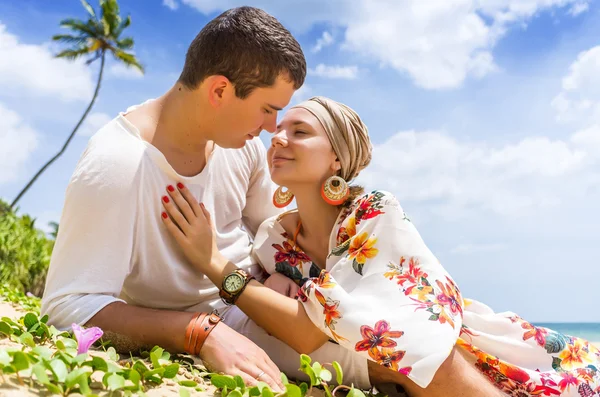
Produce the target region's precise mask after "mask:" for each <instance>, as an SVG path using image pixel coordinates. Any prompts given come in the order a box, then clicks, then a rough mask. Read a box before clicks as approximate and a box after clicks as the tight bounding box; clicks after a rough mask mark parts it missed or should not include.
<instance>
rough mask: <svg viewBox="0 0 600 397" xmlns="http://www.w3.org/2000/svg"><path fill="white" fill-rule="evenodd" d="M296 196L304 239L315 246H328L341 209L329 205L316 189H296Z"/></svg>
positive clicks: (301, 232)
mask: <svg viewBox="0 0 600 397" xmlns="http://www.w3.org/2000/svg"><path fill="white" fill-rule="evenodd" d="M294 196H295V198H296V203H297V205H298V217H299V218H300V220H301V221H302V229H301V231H300V235H301V236H302V238H303V239H304V240H307V241H310V242H312V243H314V244H315V245H327V246H328V245H329V236H330V235H331V230H332V229H333V227H334V225H335V221H336V219H337V217H338V215H339V213H340V209H339V208H338V207H336V206H332V205H330V204H327V203H326V202H325V201H324V200H323V198H322V197H321V192H320V190H316V189H314V188H304V189H294ZM324 243H325V244H324ZM311 245H312V244H311Z"/></svg>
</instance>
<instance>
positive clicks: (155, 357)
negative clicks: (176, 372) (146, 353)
mask: <svg viewBox="0 0 600 397" xmlns="http://www.w3.org/2000/svg"><path fill="white" fill-rule="evenodd" d="M162 354H163V349H161V348H160V347H159V348H158V349H156V350H153V351H152V352H151V353H150V361H152V366H153V367H154V368H155V369H156V368H160V367H161V365H160V362H159V361H158V360H159V359H160V358H161V357H162Z"/></svg>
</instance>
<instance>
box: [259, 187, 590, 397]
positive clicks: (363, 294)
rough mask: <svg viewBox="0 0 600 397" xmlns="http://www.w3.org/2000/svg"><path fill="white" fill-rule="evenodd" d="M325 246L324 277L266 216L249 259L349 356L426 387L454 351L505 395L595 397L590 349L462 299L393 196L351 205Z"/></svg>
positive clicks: (380, 194) (375, 195) (373, 197)
mask: <svg viewBox="0 0 600 397" xmlns="http://www.w3.org/2000/svg"><path fill="white" fill-rule="evenodd" d="M329 247H330V249H331V252H330V254H329V256H328V258H327V263H326V268H325V269H323V270H321V269H319V268H318V267H317V266H316V265H315V264H313V263H312V261H311V260H310V258H309V257H308V256H307V255H306V254H305V253H304V252H303V251H302V250H301V248H299V247H297V246H295V245H294V243H293V239H292V238H291V236H288V235H287V234H286V232H285V231H284V229H283V228H282V226H281V225H280V224H279V221H278V219H277V218H271V219H269V220H267V221H265V222H264V223H263V225H261V227H260V229H259V231H258V233H257V236H256V239H255V242H254V253H255V256H256V257H257V258H258V259H259V261H260V262H261V264H262V265H263V267H264V268H265V270H266V271H267V272H268V273H269V274H272V273H274V272H280V273H282V274H284V275H286V276H288V277H290V278H291V279H293V280H295V281H296V282H297V283H298V284H299V285H300V286H301V288H300V291H299V293H298V298H299V299H300V300H301V301H302V302H303V304H304V308H305V310H306V312H307V314H308V316H309V317H310V319H311V320H312V321H313V323H314V324H315V325H317V326H318V327H319V328H320V329H321V330H322V331H323V332H325V333H326V334H327V335H329V336H330V337H331V339H333V340H334V341H336V342H337V343H339V344H341V345H342V346H344V347H346V348H347V349H350V350H352V351H355V352H357V354H361V355H363V356H364V357H365V358H367V359H370V360H373V361H375V362H377V363H379V364H381V365H383V366H385V367H388V368H390V369H393V370H395V371H399V372H401V373H403V374H405V375H407V376H408V377H409V378H410V379H411V380H413V381H414V382H415V383H416V384H417V385H419V386H421V387H426V386H427V385H428V384H429V383H430V382H431V380H432V378H433V376H434V375H435V372H436V371H437V369H438V368H439V367H440V365H441V364H442V363H443V362H444V361H445V360H446V358H447V357H448V355H449V354H450V352H451V351H452V349H453V347H454V346H455V345H458V346H460V347H462V348H463V349H465V350H466V351H468V352H469V353H470V355H471V357H472V362H473V365H475V366H476V367H477V368H478V369H479V370H480V371H482V372H483V373H484V374H485V375H486V376H487V377H488V378H489V379H490V380H491V381H492V382H493V383H494V384H495V385H496V386H497V387H498V388H500V389H501V390H503V391H504V392H505V393H507V394H508V395H511V396H520V397H521V396H573V397H575V396H577V397H580V396H582V397H591V396H599V397H600V351H599V350H598V349H597V348H596V347H594V346H592V345H591V344H590V343H589V342H587V341H585V340H582V339H579V338H576V337H571V336H566V335H562V334H559V333H557V332H554V331H552V330H549V329H546V328H540V327H535V326H533V325H531V324H529V323H528V322H526V321H524V320H522V319H521V318H519V317H518V316H516V315H515V314H513V313H498V314H497V313H494V312H493V311H492V310H491V309H490V308H489V307H487V306H485V305H484V304H482V303H480V302H477V301H473V300H468V299H463V298H462V297H461V294H460V290H459V288H458V287H457V286H456V284H455V283H454V281H453V280H452V278H451V277H450V275H449V274H448V272H447V271H446V270H445V269H444V268H443V267H442V265H441V264H440V263H439V261H438V260H437V259H436V257H435V256H434V255H433V254H432V253H431V251H430V250H429V249H428V248H427V246H426V245H425V243H424V242H423V240H422V239H421V237H420V235H419V233H418V232H417V230H416V229H415V227H414V226H413V224H412V223H411V222H410V220H409V219H408V218H407V217H406V215H405V213H404V211H403V210H402V208H401V207H400V204H399V203H398V201H397V200H396V198H395V197H394V196H393V195H391V194H389V193H386V192H382V191H374V192H371V193H369V194H365V195H364V196H362V197H360V198H358V199H357V200H356V201H355V203H354V204H353V205H352V206H351V207H350V208H348V209H347V210H344V211H342V213H340V216H339V218H338V221H337V222H336V226H335V227H334V229H333V230H332V233H331V236H330V241H329Z"/></svg>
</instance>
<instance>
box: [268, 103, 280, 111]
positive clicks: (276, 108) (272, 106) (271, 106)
mask: <svg viewBox="0 0 600 397" xmlns="http://www.w3.org/2000/svg"><path fill="white" fill-rule="evenodd" d="M267 106H269V107H270V108H271V109H273V110H275V111H277V112H278V111H280V110H282V109H283V108H280V107H277V106H275V105H271V104H270V103H267Z"/></svg>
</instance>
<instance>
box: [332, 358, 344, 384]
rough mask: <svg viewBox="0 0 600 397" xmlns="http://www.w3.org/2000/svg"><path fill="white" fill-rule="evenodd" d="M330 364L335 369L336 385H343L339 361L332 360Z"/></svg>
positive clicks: (342, 374)
mask: <svg viewBox="0 0 600 397" xmlns="http://www.w3.org/2000/svg"><path fill="white" fill-rule="evenodd" d="M331 365H332V366H333V369H335V381H336V382H337V384H338V385H343V384H344V383H343V382H344V372H343V371H342V367H341V366H340V363H338V362H337V361H334V362H333V363H331Z"/></svg>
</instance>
